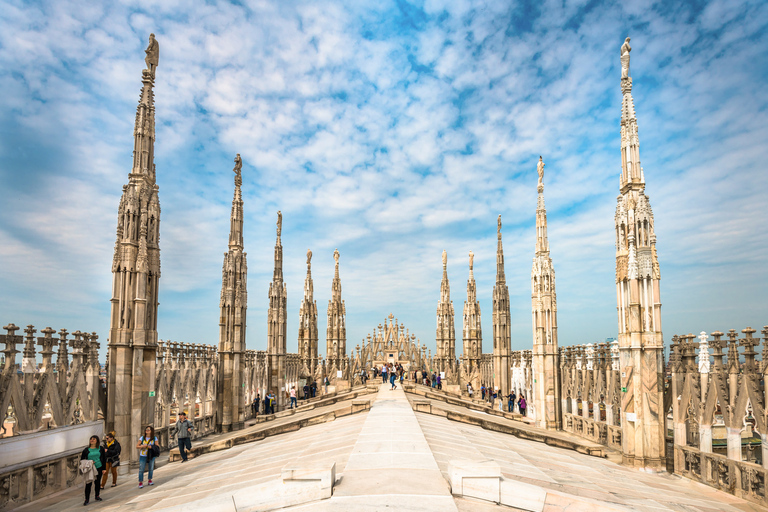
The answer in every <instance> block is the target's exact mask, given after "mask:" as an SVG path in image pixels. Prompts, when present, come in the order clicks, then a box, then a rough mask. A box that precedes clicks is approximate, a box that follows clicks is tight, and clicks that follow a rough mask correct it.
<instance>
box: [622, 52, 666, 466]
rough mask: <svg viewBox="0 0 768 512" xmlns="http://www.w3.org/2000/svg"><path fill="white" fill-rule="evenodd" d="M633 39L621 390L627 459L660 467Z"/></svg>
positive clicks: (656, 357) (648, 228)
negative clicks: (634, 91) (633, 65)
mask: <svg viewBox="0 0 768 512" xmlns="http://www.w3.org/2000/svg"><path fill="white" fill-rule="evenodd" d="M631 50H632V48H631V47H630V46H629V38H627V39H626V41H625V42H624V44H623V45H622V47H621V64H622V78H621V93H622V103H621V176H620V178H619V192H620V194H619V196H618V197H617V205H616V216H615V223H616V296H617V310H618V326H619V329H618V332H619V339H618V341H619V354H620V358H619V365H620V370H621V375H622V376H623V377H622V380H621V386H622V388H626V393H622V403H621V413H622V422H621V423H622V426H623V428H624V432H623V435H622V452H623V457H624V462H625V463H627V464H629V465H634V466H635V467H639V468H647V469H652V470H655V469H659V470H661V469H663V468H664V467H665V446H664V428H665V427H664V417H665V414H664V410H663V408H664V406H663V405H664V403H663V402H664V401H663V393H664V390H663V388H662V387H661V386H660V385H659V383H663V382H664V381H663V377H664V375H663V370H664V361H663V355H664V342H663V339H662V333H661V298H660V294H659V280H660V278H661V276H660V273H659V261H658V258H657V256H656V233H655V230H654V220H653V211H652V210H651V204H650V201H649V199H648V196H647V195H646V194H645V174H644V172H643V168H642V167H641V166H640V141H639V138H638V130H637V118H636V117H635V105H634V100H633V99H632V77H631V76H629V52H630V51H631Z"/></svg>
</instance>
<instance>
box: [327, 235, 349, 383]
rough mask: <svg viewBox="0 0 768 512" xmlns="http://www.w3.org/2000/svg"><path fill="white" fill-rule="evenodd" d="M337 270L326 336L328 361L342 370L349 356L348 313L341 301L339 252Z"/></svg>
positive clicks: (332, 286)
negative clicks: (346, 357)
mask: <svg viewBox="0 0 768 512" xmlns="http://www.w3.org/2000/svg"><path fill="white" fill-rule="evenodd" d="M333 259H334V260H335V261H336V270H335V272H334V274H333V284H332V285H331V300H329V301H328V327H327V330H326V336H325V343H326V345H325V348H326V359H327V360H328V362H330V363H331V364H333V363H334V362H335V363H336V366H337V368H341V366H340V364H341V360H342V359H344V356H345V355H346V354H347V326H346V316H347V311H346V308H345V307H344V301H343V300H341V279H340V278H339V250H338V249H336V250H334V251H333Z"/></svg>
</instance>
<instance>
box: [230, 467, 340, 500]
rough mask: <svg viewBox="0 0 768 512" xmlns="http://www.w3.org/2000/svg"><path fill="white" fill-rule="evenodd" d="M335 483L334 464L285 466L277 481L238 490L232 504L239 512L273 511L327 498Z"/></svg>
mask: <svg viewBox="0 0 768 512" xmlns="http://www.w3.org/2000/svg"><path fill="white" fill-rule="evenodd" d="M335 481H336V463H335V462H332V463H330V464H322V465H310V466H286V467H284V468H283V469H282V471H281V478H280V480H272V481H270V482H264V483H262V484H258V485H252V486H248V487H245V488H243V489H240V490H238V491H237V492H235V493H234V494H233V495H232V500H233V502H234V504H235V507H236V510H237V511H238V512H251V511H257V510H273V509H277V508H284V507H292V506H296V505H300V504H302V503H309V502H312V501H317V500H322V499H327V498H330V497H331V495H332V493H333V485H334V483H335Z"/></svg>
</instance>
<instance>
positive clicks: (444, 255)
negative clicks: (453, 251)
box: [443, 249, 448, 268]
mask: <svg viewBox="0 0 768 512" xmlns="http://www.w3.org/2000/svg"><path fill="white" fill-rule="evenodd" d="M446 266H448V253H447V252H445V249H443V268H445V267H446Z"/></svg>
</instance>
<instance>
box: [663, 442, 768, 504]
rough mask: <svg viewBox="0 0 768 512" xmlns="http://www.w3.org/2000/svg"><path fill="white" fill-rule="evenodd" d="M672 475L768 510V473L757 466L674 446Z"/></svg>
mask: <svg viewBox="0 0 768 512" xmlns="http://www.w3.org/2000/svg"><path fill="white" fill-rule="evenodd" d="M678 461H679V462H680V464H679V466H678V464H677V462H678ZM675 473H679V474H681V475H683V476H685V477H687V478H690V479H691V480H695V481H697V482H701V483H703V484H706V485H709V486H711V487H715V488H717V489H720V490H722V491H725V492H728V493H731V494H733V495H735V496H738V497H739V498H743V499H746V500H749V501H752V502H755V503H759V504H760V505H762V506H764V507H768V497H766V481H768V470H766V468H764V467H762V466H760V465H758V464H753V463H751V462H741V461H735V460H732V459H729V458H728V457H726V456H724V455H718V454H716V453H704V452H702V451H701V450H698V449H696V448H691V447H688V446H680V445H675Z"/></svg>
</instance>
